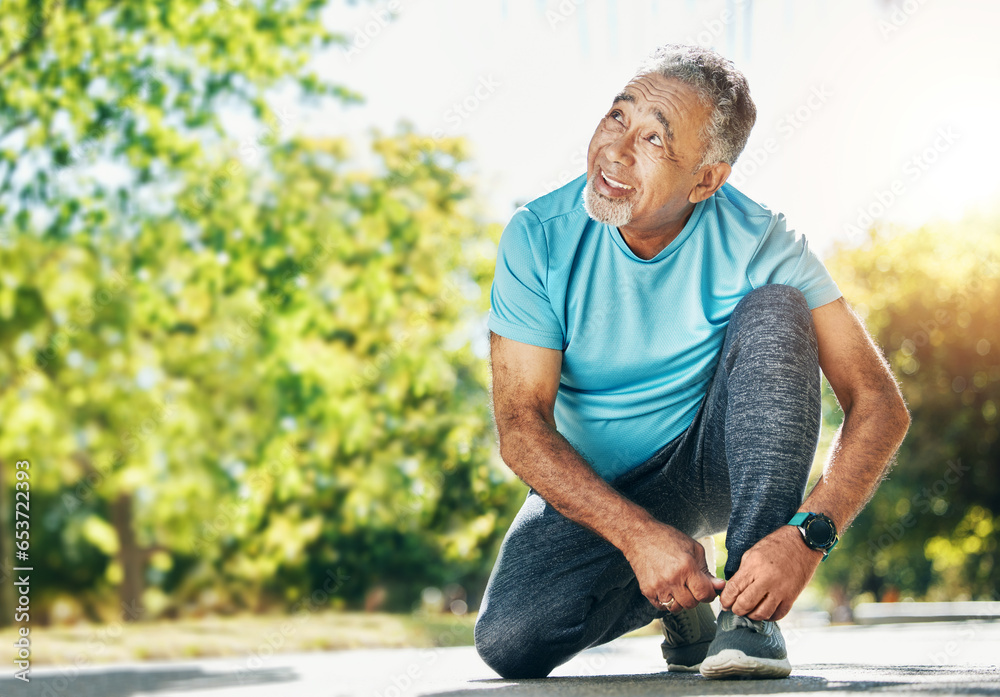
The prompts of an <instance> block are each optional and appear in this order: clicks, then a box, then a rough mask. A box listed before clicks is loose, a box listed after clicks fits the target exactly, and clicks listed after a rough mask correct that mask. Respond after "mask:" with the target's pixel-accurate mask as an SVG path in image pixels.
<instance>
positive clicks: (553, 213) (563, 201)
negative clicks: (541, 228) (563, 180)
mask: <svg viewBox="0 0 1000 697" xmlns="http://www.w3.org/2000/svg"><path fill="white" fill-rule="evenodd" d="M586 184H587V175H586V174H581V175H580V176H579V177H577V178H576V179H574V180H573V181H571V182H569V183H567V184H564V185H563V186H560V187H559V188H558V189H555V190H553V191H550V192H549V193H547V194H545V195H544V196H539V197H538V198H536V199H534V200H532V201H529V202H528V203H526V204H525V205H524V206H523V208H526V209H527V210H529V211H530V212H531V213H532V214H533V215H534V217H535V218H537V219H538V222H540V223H542V224H543V225H545V226H549V225H554V226H560V227H562V226H566V227H580V228H583V227H584V226H585V225H586V223H587V221H588V220H589V216H588V215H587V212H586V210H585V209H584V207H583V188H584V186H586Z"/></svg>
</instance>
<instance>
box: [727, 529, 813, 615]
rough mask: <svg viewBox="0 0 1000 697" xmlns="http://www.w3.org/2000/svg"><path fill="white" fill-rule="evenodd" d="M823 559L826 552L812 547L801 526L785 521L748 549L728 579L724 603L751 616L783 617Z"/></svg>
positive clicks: (736, 612) (730, 608)
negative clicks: (802, 532)
mask: <svg viewBox="0 0 1000 697" xmlns="http://www.w3.org/2000/svg"><path fill="white" fill-rule="evenodd" d="M821 561H823V552H820V551H818V550H814V549H809V547H807V546H806V545H805V543H804V542H803V540H802V535H801V533H800V532H799V530H798V528H796V527H795V526H792V525H784V526H782V527H780V528H778V529H777V530H775V531H774V532H772V533H771V534H770V535H768V536H767V537H765V538H763V539H762V540H760V541H759V542H758V543H757V544H755V545H754V546H753V547H751V548H750V549H748V550H747V551H746V553H745V554H744V555H743V559H742V560H741V561H740V568H739V570H738V571H737V572H736V573H735V574H733V577H732V578H731V579H729V581H727V582H726V588H725V590H724V591H723V592H722V597H721V598H720V602H721V603H722V607H723V609H725V610H732V611H733V612H734V613H735V614H737V615H742V616H744V617H749V618H750V619H752V620H771V621H777V620H780V619H781V618H782V617H784V616H785V615H787V614H788V611H789V610H791V609H792V603H794V602H795V599H796V598H798V597H799V594H800V593H801V592H802V590H803V589H804V588H805V587H806V584H807V583H809V580H810V579H811V578H812V576H813V574H814V573H815V572H816V567H817V566H819V563H820V562H821Z"/></svg>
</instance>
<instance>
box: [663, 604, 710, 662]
mask: <svg viewBox="0 0 1000 697" xmlns="http://www.w3.org/2000/svg"><path fill="white" fill-rule="evenodd" d="M660 625H661V627H662V629H663V637H664V638H663V643H662V644H660V650H661V651H663V659H664V660H665V661H666V662H667V670H669V671H672V672H674V673H697V672H698V669H699V668H700V667H701V662H702V661H703V660H704V659H705V656H706V655H708V647H709V645H710V644H711V643H712V639H714V638H715V613H714V612H712V606H711V605H709V604H708V603H701V604H700V605H698V607H695V608H692V609H690V610H682V611H681V612H676V613H671V614H668V615H667V616H665V617H662V618H660Z"/></svg>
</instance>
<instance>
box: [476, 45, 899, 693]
mask: <svg viewBox="0 0 1000 697" xmlns="http://www.w3.org/2000/svg"><path fill="white" fill-rule="evenodd" d="M755 118H756V108H755V107H754V104H753V101H752V100H751V99H750V93H749V89H748V87H747V83H746V79H745V78H744V77H743V75H742V74H741V73H740V72H739V71H738V70H737V69H736V68H735V67H734V66H733V64H732V63H731V62H730V61H728V60H726V59H724V58H722V57H721V56H719V55H718V54H716V53H714V52H712V51H709V50H706V49H701V48H696V47H685V46H675V45H668V46H665V47H662V48H660V49H657V50H656V51H654V52H653V54H652V55H651V56H650V58H649V59H648V60H647V61H646V62H645V63H644V64H643V65H642V66H641V67H640V69H639V70H638V71H637V73H636V75H635V77H634V78H632V80H631V81H630V82H629V83H628V84H627V85H626V86H625V88H624V89H623V90H622V92H621V93H620V94H619V95H618V96H616V97H615V99H614V101H613V103H612V104H611V108H610V109H609V110H608V112H607V114H605V115H604V117H603V118H602V119H601V120H600V122H599V123H598V125H597V130H596V131H595V133H594V136H593V138H592V140H591V142H590V147H589V151H588V155H587V171H586V173H585V175H582V176H581V177H580V178H578V179H577V180H575V181H573V182H570V183H569V184H567V185H566V186H563V187H562V188H560V189H558V190H556V191H554V192H552V193H550V194H548V195H546V196H543V197H541V198H539V199H536V200H534V201H532V202H531V203H528V204H527V205H526V206H524V207H522V208H520V209H519V210H518V211H517V212H516V213H515V214H514V217H513V218H512V219H511V221H510V223H509V224H508V225H507V227H506V228H505V230H504V232H503V235H502V236H501V240H500V245H499V254H498V259H497V267H496V275H495V278H494V283H493V290H492V298H491V300H492V308H491V311H490V316H489V322H488V324H489V328H490V330H491V331H490V341H491V359H492V369H493V407H494V416H495V419H496V425H497V430H498V434H499V439H500V454H501V456H502V457H503V459H504V462H506V463H507V465H508V466H509V467H510V468H511V469H512V470H513V471H514V472H515V473H516V474H517V475H518V476H519V477H520V478H521V479H523V480H524V481H525V482H526V483H527V484H528V485H529V487H530V491H529V493H528V496H527V499H526V500H525V502H524V504H523V506H522V508H521V510H520V512H519V513H518V515H517V516H516V518H515V520H514V522H513V523H512V525H511V528H510V530H509V531H508V533H507V535H506V537H505V539H504V542H503V545H502V548H501V550H500V554H499V557H498V558H497V561H496V565H495V567H494V569H493V573H492V574H491V576H490V580H489V584H488V586H487V588H486V593H485V596H484V598H483V603H482V607H481V609H480V614H479V617H478V619H477V622H476V629H475V638H476V648H477V649H478V651H479V654H480V656H481V657H482V658H483V660H484V661H485V662H486V663H487V664H488V665H489V666H490V667H492V668H493V669H494V670H496V671H497V672H498V673H499V674H500V675H502V676H504V677H507V678H538V677H544V676H546V675H548V674H549V672H550V671H551V670H552V669H553V668H554V667H556V666H557V665H560V664H561V663H564V662H566V661H567V660H569V659H570V658H572V657H573V656H574V655H576V654H577V653H579V652H580V651H582V650H584V649H586V648H589V647H592V646H596V645H598V644H602V643H605V642H608V641H611V640H612V639H614V638H615V637H618V636H621V635H622V634H625V633H626V632H629V631H631V630H634V629H637V628H639V627H642V626H644V625H646V624H648V623H649V622H651V621H652V620H653V619H654V618H660V620H661V621H662V624H663V631H664V635H665V638H664V641H663V644H662V652H663V656H664V658H665V659H666V660H667V664H668V669H669V670H684V671H698V670H700V671H701V673H702V675H704V676H705V677H710V678H719V677H784V676H787V675H788V674H789V672H790V670H791V667H790V665H789V662H788V659H787V655H786V651H785V645H784V641H783V639H782V637H781V633H780V631H779V629H778V626H777V624H776V620H779V619H781V618H782V617H784V616H785V615H786V614H787V613H788V611H789V610H790V609H791V607H792V603H793V602H794V601H795V599H796V598H797V597H798V595H799V594H800V593H801V592H802V590H803V588H804V587H805V586H806V584H807V583H808V582H809V580H810V578H812V575H813V573H814V572H815V570H816V568H817V566H818V565H819V563H820V561H821V560H822V559H825V556H826V555H827V554H829V552H830V550H831V549H832V547H833V545H835V544H836V541H837V539H838V537H837V535H838V532H837V531H838V530H839V531H842V530H844V529H845V528H846V527H847V526H848V525H849V524H850V522H851V521H852V520H853V519H854V517H855V516H856V515H857V513H858V512H859V510H860V509H861V508H862V506H864V504H865V503H866V502H867V501H868V499H869V498H870V497H871V495H872V493H873V492H874V490H875V489H876V487H877V486H878V482H879V481H880V478H881V477H882V475H883V473H884V472H885V471H886V470H887V468H888V467H889V463H890V461H891V459H892V457H893V455H894V453H895V452H896V450H897V448H898V447H899V444H900V442H901V441H902V439H903V436H904V434H905V432H906V430H907V427H908V424H909V414H908V412H907V409H906V406H905V404H904V402H903V399H902V396H901V395H900V393H899V389H898V387H897V385H896V382H895V380H894V378H893V376H892V374H891V372H890V371H889V369H888V366H887V365H886V363H885V361H884V360H883V359H882V357H881V355H880V353H879V351H878V350H877V348H876V347H875V345H874V343H873V342H872V340H871V338H870V337H869V336H868V334H867V333H866V331H865V329H864V327H863V326H862V323H861V322H860V321H859V319H858V317H857V316H856V315H855V314H854V312H852V310H851V309H850V307H849V306H848V305H847V303H846V302H845V301H844V299H843V298H842V297H841V294H840V291H839V290H838V288H837V286H836V284H835V283H834V282H833V280H832V279H831V277H830V275H829V273H828V272H827V271H826V269H825V268H824V266H823V265H822V263H821V262H820V261H819V260H818V259H817V258H816V257H815V256H814V254H813V253H812V252H811V251H810V250H809V249H808V246H807V245H806V242H805V240H804V239H802V238H801V237H800V236H796V235H794V234H793V233H792V232H791V231H790V230H789V229H788V228H787V227H786V225H785V219H784V217H783V216H781V215H776V214H775V213H773V212H771V211H770V210H769V209H767V208H765V207H764V206H762V205H760V204H758V203H755V202H754V201H752V200H750V199H749V198H747V197H746V196H745V195H743V194H742V193H740V192H739V191H737V190H736V189H735V188H734V187H732V186H731V185H727V184H726V179H727V177H728V176H729V174H730V172H731V167H732V164H733V163H734V162H735V161H736V158H737V156H738V155H739V154H740V151H741V150H742V149H743V147H744V145H745V144H746V141H747V137H748V136H749V134H750V129H751V128H752V126H753V123H754V120H755ZM807 174H808V173H803V176H807ZM820 369H822V371H823V373H824V374H825V375H826V377H827V379H828V380H829V382H830V385H831V386H832V388H833V391H834V393H835V394H836V396H837V399H838V400H839V402H840V405H841V407H842V409H843V411H844V422H843V425H842V426H841V428H840V430H839V431H838V433H837V434H836V436H835V438H834V442H833V446H832V448H831V451H830V455H829V458H828V460H827V463H826V466H825V468H824V472H823V476H822V478H821V479H820V480H819V481H818V482H817V483H816V485H815V487H814V488H813V489H812V490H811V492H810V493H809V495H808V497H806V498H805V500H804V501H803V495H804V493H805V486H806V482H807V478H808V475H809V470H810V466H811V464H812V462H813V457H814V454H815V450H816V446H817V441H818V437H819V421H820V374H819V373H820ZM723 530H725V531H727V533H726V548H727V550H728V559H727V561H726V567H725V580H722V579H717V578H715V577H714V576H713V574H712V572H711V570H710V569H709V568H708V565H707V563H706V558H705V550H704V548H703V547H702V546H701V545H700V544H699V543H698V542H697V541H696V539H695V538H700V537H704V536H707V535H711V534H714V533H717V532H721V531H723ZM720 593H721V598H720V601H721V606H722V612H721V613H720V614H719V616H718V618H717V619H716V617H715V615H714V613H713V611H712V609H711V606H710V605H709V604H708V603H709V602H710V601H711V600H712V599H714V598H715V597H716V595H717V594H720Z"/></svg>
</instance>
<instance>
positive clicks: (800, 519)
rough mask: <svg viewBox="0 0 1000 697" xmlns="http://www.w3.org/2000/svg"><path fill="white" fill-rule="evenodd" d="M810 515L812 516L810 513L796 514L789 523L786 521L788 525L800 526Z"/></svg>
mask: <svg viewBox="0 0 1000 697" xmlns="http://www.w3.org/2000/svg"><path fill="white" fill-rule="evenodd" d="M810 515H812V514H811V513H796V514H795V515H793V516H792V519H791V520H790V521H788V524H789V525H802V523H804V522H806V518H808V517H809V516H810Z"/></svg>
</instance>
